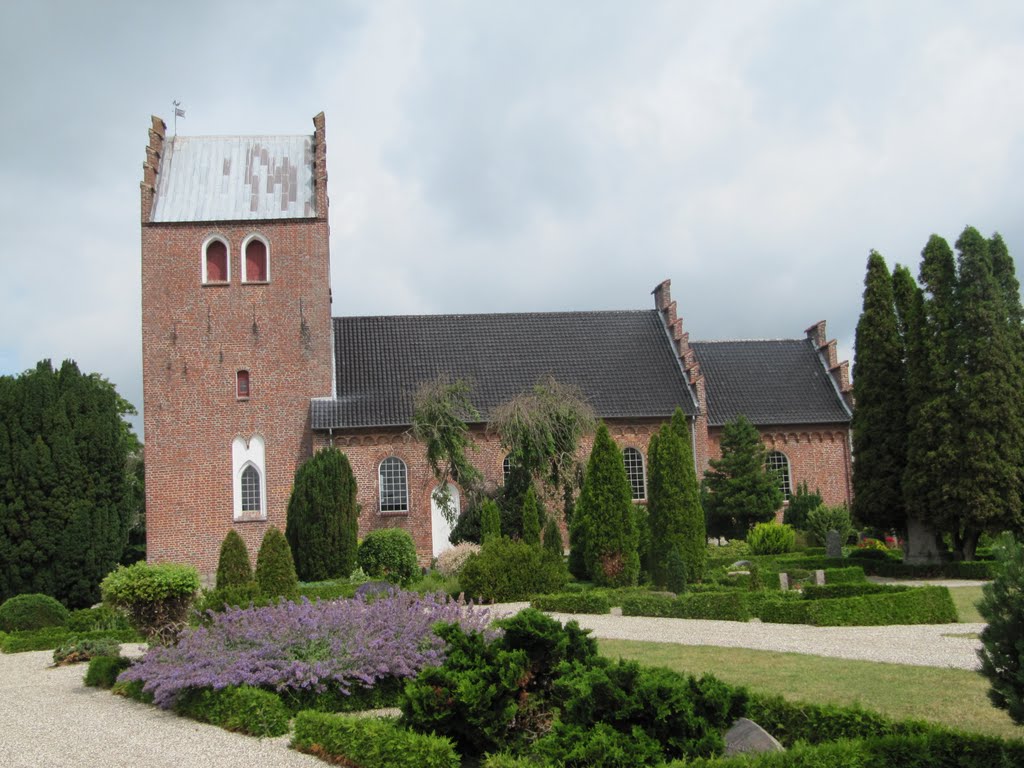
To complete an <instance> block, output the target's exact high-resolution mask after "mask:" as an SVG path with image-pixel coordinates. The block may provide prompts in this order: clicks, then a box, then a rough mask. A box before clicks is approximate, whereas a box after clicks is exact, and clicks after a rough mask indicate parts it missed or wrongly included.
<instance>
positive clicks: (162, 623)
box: [100, 562, 199, 642]
mask: <svg viewBox="0 0 1024 768" xmlns="http://www.w3.org/2000/svg"><path fill="white" fill-rule="evenodd" d="M100 591H101V593H102V594H103V600H104V602H106V603H107V604H108V605H110V606H111V607H113V608H117V609H120V610H122V611H124V613H125V614H126V615H127V616H128V620H129V621H130V622H131V624H132V626H133V627H135V629H137V630H138V631H139V632H140V633H142V634H143V635H144V636H145V637H146V638H147V639H148V640H149V641H150V642H159V641H160V640H161V639H165V640H169V639H171V638H172V637H173V635H174V634H175V633H176V631H177V630H179V629H181V628H182V627H184V625H185V619H186V617H187V616H188V610H189V608H190V606H191V605H192V601H193V600H194V599H195V595H196V593H197V592H198V591H199V574H198V573H197V572H196V569H195V568H194V567H193V566H191V565H179V564H177V563H157V564H153V565H150V564H148V563H144V562H138V563H134V564H133V565H130V566H127V567H125V566H120V567H118V568H117V569H116V570H114V571H111V572H110V573H109V574H108V575H107V577H106V578H105V579H103V581H102V582H101V583H100Z"/></svg>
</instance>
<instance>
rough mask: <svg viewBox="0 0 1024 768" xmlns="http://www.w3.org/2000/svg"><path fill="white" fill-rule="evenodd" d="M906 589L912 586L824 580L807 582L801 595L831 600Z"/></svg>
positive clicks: (806, 597) (893, 592)
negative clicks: (818, 582)
mask: <svg viewBox="0 0 1024 768" xmlns="http://www.w3.org/2000/svg"><path fill="white" fill-rule="evenodd" d="M908 589H914V587H907V586H901V585H897V584H875V583H873V582H870V581H865V582H860V583H858V582H849V583H842V582H840V583H837V584H829V583H828V581H827V580H826V582H825V584H824V586H817V585H814V584H809V585H808V586H806V587H804V590H803V597H804V600H831V599H835V598H841V597H863V596H864V595H887V594H893V595H894V594H896V593H898V592H906V591H907V590H908Z"/></svg>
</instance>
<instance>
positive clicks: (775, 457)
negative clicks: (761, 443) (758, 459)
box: [764, 451, 793, 499]
mask: <svg viewBox="0 0 1024 768" xmlns="http://www.w3.org/2000/svg"><path fill="white" fill-rule="evenodd" d="M764 468H765V471H766V472H768V473H769V474H772V475H775V477H776V479H777V480H778V482H779V490H780V491H782V494H783V495H784V496H785V497H786V498H787V499H788V498H789V496H790V494H791V493H792V492H793V484H792V482H791V481H790V477H789V458H788V457H787V456H786V454H784V453H782V452H781V451H769V452H768V455H767V456H766V457H765V459H764Z"/></svg>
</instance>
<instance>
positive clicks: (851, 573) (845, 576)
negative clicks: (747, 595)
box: [824, 565, 868, 584]
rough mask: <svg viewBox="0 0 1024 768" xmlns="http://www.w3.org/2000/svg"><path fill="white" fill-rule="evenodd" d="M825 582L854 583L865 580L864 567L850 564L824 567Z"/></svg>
mask: <svg viewBox="0 0 1024 768" xmlns="http://www.w3.org/2000/svg"><path fill="white" fill-rule="evenodd" d="M824 571H825V583H826V584H856V583H859V582H865V581H867V578H868V577H867V576H865V575H864V569H863V568H862V567H861V566H859V565H851V566H847V567H846V568H825V569H824Z"/></svg>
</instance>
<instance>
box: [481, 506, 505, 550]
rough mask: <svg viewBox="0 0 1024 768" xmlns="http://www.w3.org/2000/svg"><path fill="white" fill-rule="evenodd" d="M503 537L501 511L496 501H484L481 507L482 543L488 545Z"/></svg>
mask: <svg viewBox="0 0 1024 768" xmlns="http://www.w3.org/2000/svg"><path fill="white" fill-rule="evenodd" d="M499 536H501V510H499V509H498V505H497V503H495V501H494V499H484V501H483V504H481V505H480V543H481V544H486V543H487V542H488V541H491V540H492V539H496V538H498V537H499Z"/></svg>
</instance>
